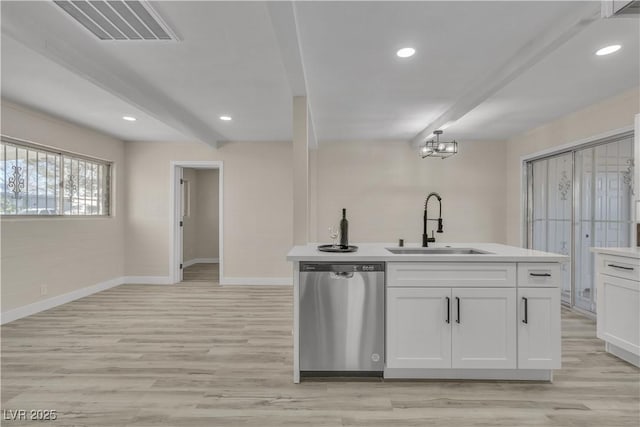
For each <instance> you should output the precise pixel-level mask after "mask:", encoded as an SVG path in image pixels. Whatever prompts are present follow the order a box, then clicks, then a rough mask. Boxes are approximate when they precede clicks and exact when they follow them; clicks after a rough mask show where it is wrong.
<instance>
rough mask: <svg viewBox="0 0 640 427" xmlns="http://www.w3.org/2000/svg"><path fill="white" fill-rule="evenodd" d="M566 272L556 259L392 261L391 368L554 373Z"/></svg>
mask: <svg viewBox="0 0 640 427" xmlns="http://www.w3.org/2000/svg"><path fill="white" fill-rule="evenodd" d="M559 275H560V269H559V265H558V264H555V263H520V264H517V263H435V262H434V263H425V262H423V263H419V262H413V263H412V262H398V263H387V289H386V292H387V293H386V295H387V299H386V367H385V376H386V375H387V373H388V374H389V375H390V377H394V376H395V377H396V378H398V377H402V378H411V377H414V376H415V375H418V376H420V375H422V376H421V377H422V378H510V379H519V378H526V379H534V378H547V379H548V378H550V375H551V374H550V372H551V370H552V369H557V368H560V363H561V355H560V339H561V336H560V335H561V334H560V288H559V284H560V280H559ZM420 370H422V371H420ZM519 370H523V371H519ZM417 372H420V373H417ZM505 372H507V373H505ZM517 372H524V373H517ZM531 372H536V373H543V372H546V374H545V375H547V376H534V377H527V375H530V374H531ZM509 373H511V374H509ZM535 375H537V374H535Z"/></svg>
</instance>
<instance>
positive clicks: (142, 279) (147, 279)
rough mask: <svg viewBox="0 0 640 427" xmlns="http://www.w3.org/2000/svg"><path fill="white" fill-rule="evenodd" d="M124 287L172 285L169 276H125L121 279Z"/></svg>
mask: <svg viewBox="0 0 640 427" xmlns="http://www.w3.org/2000/svg"><path fill="white" fill-rule="evenodd" d="M122 280H123V282H122V283H123V284H126V285H173V284H174V283H173V281H172V280H171V278H170V277H169V276H125V277H123V278H122Z"/></svg>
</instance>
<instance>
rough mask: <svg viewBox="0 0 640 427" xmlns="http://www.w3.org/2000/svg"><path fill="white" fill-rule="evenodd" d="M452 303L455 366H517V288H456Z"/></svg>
mask: <svg viewBox="0 0 640 427" xmlns="http://www.w3.org/2000/svg"><path fill="white" fill-rule="evenodd" d="M452 304H453V305H454V309H453V311H454V321H453V323H452V325H453V326H452V328H453V329H452V340H451V341H452V351H451V356H452V361H451V365H452V367H453V368H472V369H495V368H500V369H513V368H515V367H516V324H515V322H514V319H515V317H516V290H515V289H513V288H512V289H502V288H488V289H467V288H454V289H453V291H452Z"/></svg>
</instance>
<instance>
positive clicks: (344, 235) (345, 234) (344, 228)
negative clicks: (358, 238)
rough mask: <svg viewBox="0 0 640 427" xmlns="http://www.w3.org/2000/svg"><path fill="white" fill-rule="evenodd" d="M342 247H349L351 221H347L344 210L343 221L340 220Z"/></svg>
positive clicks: (343, 210) (344, 210)
mask: <svg viewBox="0 0 640 427" xmlns="http://www.w3.org/2000/svg"><path fill="white" fill-rule="evenodd" d="M340 246H343V247H347V246H349V221H347V210H346V209H342V219H341V220H340Z"/></svg>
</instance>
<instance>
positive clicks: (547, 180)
mask: <svg viewBox="0 0 640 427" xmlns="http://www.w3.org/2000/svg"><path fill="white" fill-rule="evenodd" d="M572 175H573V159H572V154H571V153H568V154H562V155H558V156H554V157H548V158H545V159H541V160H536V161H534V162H532V165H531V174H530V179H532V185H531V186H530V188H531V191H532V194H531V198H530V200H531V203H532V204H533V206H531V216H532V221H531V222H532V223H531V227H532V230H531V240H532V241H531V242H530V247H531V248H533V249H537V250H541V251H545V252H555V253H561V254H564V255H568V256H571V215H572V212H571V210H572V205H571V200H572V188H573V186H572V179H571V177H572ZM562 274H563V282H562V297H563V300H565V302H567V303H569V302H570V297H571V268H570V265H567V264H563V266H562Z"/></svg>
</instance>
